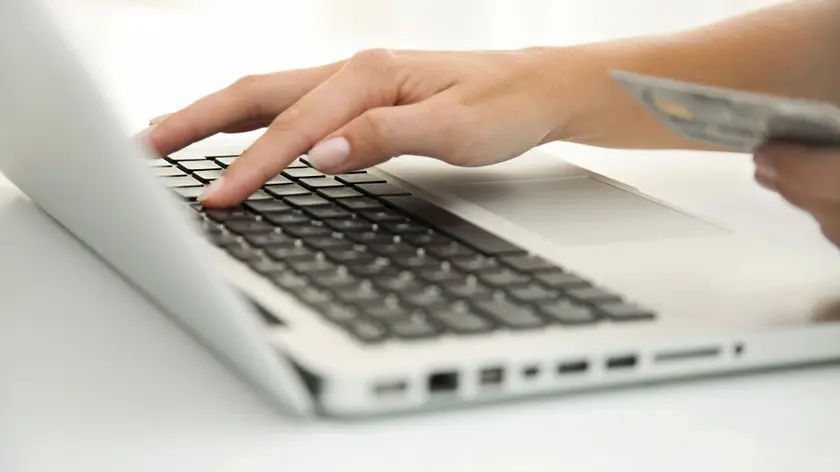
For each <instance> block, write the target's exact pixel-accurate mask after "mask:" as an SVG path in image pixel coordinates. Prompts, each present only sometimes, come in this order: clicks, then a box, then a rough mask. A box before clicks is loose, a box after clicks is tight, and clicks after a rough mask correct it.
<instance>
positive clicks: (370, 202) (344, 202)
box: [336, 197, 382, 210]
mask: <svg viewBox="0 0 840 472" xmlns="http://www.w3.org/2000/svg"><path fill="white" fill-rule="evenodd" d="M336 203H338V204H339V205H341V206H343V207H345V208H347V209H350V210H370V209H376V208H382V204H381V203H379V202H377V201H376V200H374V199H372V198H368V197H362V198H341V199H340V200H336Z"/></svg>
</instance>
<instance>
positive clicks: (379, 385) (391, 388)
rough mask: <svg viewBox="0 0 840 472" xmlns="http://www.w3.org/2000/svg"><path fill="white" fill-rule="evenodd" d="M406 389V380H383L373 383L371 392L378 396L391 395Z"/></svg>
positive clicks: (398, 393)
mask: <svg viewBox="0 0 840 472" xmlns="http://www.w3.org/2000/svg"><path fill="white" fill-rule="evenodd" d="M407 391H408V382H406V381H405V380H383V381H380V382H376V383H375V384H373V394H374V395H376V396H378V397H393V396H396V395H402V394H405V393H406V392H407Z"/></svg>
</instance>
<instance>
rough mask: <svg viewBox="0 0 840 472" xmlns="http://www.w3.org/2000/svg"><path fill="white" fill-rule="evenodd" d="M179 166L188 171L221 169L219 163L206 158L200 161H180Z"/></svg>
mask: <svg viewBox="0 0 840 472" xmlns="http://www.w3.org/2000/svg"><path fill="white" fill-rule="evenodd" d="M178 167H180V168H181V169H184V170H186V171H193V170H212V169H221V167H220V166H219V164H216V163H215V162H213V161H208V160H206V159H202V160H200V161H179V162H178Z"/></svg>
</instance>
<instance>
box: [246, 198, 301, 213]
mask: <svg viewBox="0 0 840 472" xmlns="http://www.w3.org/2000/svg"><path fill="white" fill-rule="evenodd" d="M245 206H246V207H248V208H250V209H251V210H253V211H256V212H258V213H262V212H269V211H288V210H291V209H292V207H290V206H289V205H286V204H285V203H283V202H281V201H278V200H257V201H250V202H245Z"/></svg>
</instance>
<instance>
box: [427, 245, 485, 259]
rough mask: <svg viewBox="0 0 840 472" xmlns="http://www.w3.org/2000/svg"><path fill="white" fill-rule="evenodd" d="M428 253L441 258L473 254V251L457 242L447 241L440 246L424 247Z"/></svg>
mask: <svg viewBox="0 0 840 472" xmlns="http://www.w3.org/2000/svg"><path fill="white" fill-rule="evenodd" d="M426 250H427V251H428V252H429V254H432V255H434V256H437V257H439V258H441V259H450V258H453V257H466V256H471V255H473V254H475V251H473V250H472V249H470V248H468V247H466V246H464V245H463V244H458V243H454V242H453V243H449V244H444V245H440V246H432V247H429V248H427V249H426Z"/></svg>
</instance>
